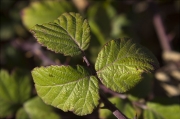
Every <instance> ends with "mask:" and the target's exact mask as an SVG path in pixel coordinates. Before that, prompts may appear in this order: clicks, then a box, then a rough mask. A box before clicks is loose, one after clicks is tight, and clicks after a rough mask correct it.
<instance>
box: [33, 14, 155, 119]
mask: <svg viewBox="0 0 180 119" xmlns="http://www.w3.org/2000/svg"><path fill="white" fill-rule="evenodd" d="M30 31H31V33H33V35H34V37H35V38H36V39H37V41H38V42H39V43H40V44H42V45H43V46H45V47H47V48H48V49H49V50H52V51H54V52H56V53H62V54H64V55H65V56H71V57H73V56H76V55H82V58H83V60H84V61H85V62H86V65H87V66H81V65H76V66H69V65H68V66H65V65H61V66H57V65H56V66H53V65H52V66H47V67H36V68H34V69H33V71H32V76H33V80H34V82H35V88H36V91H37V93H38V95H39V97H41V98H42V100H43V101H44V102H45V103H46V104H49V105H52V106H54V107H57V108H59V109H61V110H63V111H65V112H66V111H72V112H74V113H75V114H76V115H81V116H82V115H87V114H90V113H92V112H93V109H95V108H96V107H97V106H98V104H99V100H100V99H101V100H102V102H103V103H104V105H105V107H106V108H108V107H109V105H110V106H112V107H113V106H114V105H113V104H112V103H110V102H109V101H108V100H107V98H106V97H105V96H104V94H103V92H100V91H99V89H100V88H99V85H102V84H103V85H104V86H106V87H107V88H109V89H111V90H112V91H115V92H118V93H125V92H127V91H128V90H130V89H131V88H133V87H134V86H135V85H136V84H138V83H139V82H140V81H141V79H142V75H143V74H144V73H150V72H152V71H154V70H155V69H156V68H157V67H158V61H157V60H156V58H155V57H154V55H153V54H152V53H151V52H150V51H149V50H147V49H146V48H144V47H143V46H141V45H139V44H138V43H135V42H134V41H132V40H131V39H128V38H121V39H117V40H111V41H109V42H108V43H107V44H105V45H104V47H103V48H102V49H101V51H100V52H99V54H98V57H97V59H96V62H95V68H94V66H92V64H90V62H89V60H88V58H87V56H86V53H85V50H86V49H87V48H88V46H89V44H90V40H91V39H90V38H91V35H90V26H89V24H88V21H87V20H86V19H83V17H82V16H81V15H80V14H78V13H72V12H70V13H64V14H62V15H61V16H60V17H59V18H58V19H56V20H55V21H54V22H49V23H44V24H42V25H35V26H34V27H33V28H32V29H31V30H30ZM108 109H109V110H111V111H112V112H113V114H114V115H115V116H116V117H117V118H121V119H127V117H126V116H125V115H123V114H122V113H121V112H120V111H119V110H118V109H117V108H115V107H113V109H111V108H108Z"/></svg>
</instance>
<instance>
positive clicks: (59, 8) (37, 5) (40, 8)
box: [22, 1, 72, 29]
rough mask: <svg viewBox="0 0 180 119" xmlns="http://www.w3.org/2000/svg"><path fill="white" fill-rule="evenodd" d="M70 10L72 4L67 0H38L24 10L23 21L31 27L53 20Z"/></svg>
mask: <svg viewBox="0 0 180 119" xmlns="http://www.w3.org/2000/svg"><path fill="white" fill-rule="evenodd" d="M70 11H72V6H71V5H70V4H69V2H67V1H40V2H37V1H36V2H32V3H31V4H30V6H28V7H26V8H24V9H23V10H22V21H23V23H24V25H25V26H26V27H27V28H28V29H30V28H32V27H33V26H34V25H36V24H43V23H47V22H51V21H53V20H54V19H57V18H58V17H59V16H60V15H61V14H63V13H64V12H70Z"/></svg>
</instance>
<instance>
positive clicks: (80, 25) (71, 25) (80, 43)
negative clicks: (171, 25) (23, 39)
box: [31, 12, 90, 56]
mask: <svg viewBox="0 0 180 119" xmlns="http://www.w3.org/2000/svg"><path fill="white" fill-rule="evenodd" d="M31 32H32V33H33V34H34V36H35V37H36V38H37V40H38V42H39V43H41V44H42V45H44V46H46V47H47V48H48V49H50V50H52V51H55V52H58V53H62V54H64V55H69V56H74V55H79V54H81V52H82V51H84V50H86V49H87V48H88V46H89V42H90V27H89V24H88V22H87V20H86V19H85V20H84V19H83V18H82V16H81V15H80V14H78V13H72V12H71V13H64V14H62V15H61V16H60V17H59V18H58V19H57V20H55V21H54V22H50V23H45V24H43V25H36V26H35V27H33V28H32V29H31Z"/></svg>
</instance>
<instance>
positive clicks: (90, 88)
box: [32, 65, 99, 115]
mask: <svg viewBox="0 0 180 119" xmlns="http://www.w3.org/2000/svg"><path fill="white" fill-rule="evenodd" d="M32 76H33V79H34V82H35V87H36V91H37V93H38V95H39V96H40V97H41V98H42V99H43V101H44V102H45V103H47V104H50V105H52V106H54V107H57V108H59V109H62V110H63V111H65V112H66V111H68V110H69V111H73V112H74V113H75V114H77V115H86V114H90V113H91V112H92V111H93V109H94V108H95V107H96V106H97V105H98V100H99V94H98V90H99V87H98V80H97V79H96V77H95V76H91V75H90V73H89V72H88V70H86V69H85V68H84V67H82V66H79V65H78V66H77V67H71V66H49V67H40V68H35V69H34V70H33V71H32Z"/></svg>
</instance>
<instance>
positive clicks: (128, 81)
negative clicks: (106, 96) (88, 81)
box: [95, 39, 158, 93]
mask: <svg viewBox="0 0 180 119" xmlns="http://www.w3.org/2000/svg"><path fill="white" fill-rule="evenodd" d="M156 67H158V61H157V60H156V58H155V57H154V55H153V54H152V53H151V52H150V51H148V50H147V49H146V48H144V47H143V46H141V45H139V44H136V43H134V42H133V41H132V40H128V39H118V40H112V41H110V42H108V43H107V44H106V45H105V46H104V48H103V49H102V50H101V51H100V53H99V54H98V57H97V60H96V63H95V69H96V71H97V75H98V77H99V78H100V80H101V82H102V83H103V84H104V85H105V86H106V87H108V88H110V89H111V90H113V91H117V92H120V93H122V92H126V91H128V90H129V89H131V88H132V87H134V86H135V85H136V84H137V83H138V82H139V81H140V80H141V78H142V74H143V73H147V72H151V71H153V70H154V69H155V68H156Z"/></svg>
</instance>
